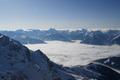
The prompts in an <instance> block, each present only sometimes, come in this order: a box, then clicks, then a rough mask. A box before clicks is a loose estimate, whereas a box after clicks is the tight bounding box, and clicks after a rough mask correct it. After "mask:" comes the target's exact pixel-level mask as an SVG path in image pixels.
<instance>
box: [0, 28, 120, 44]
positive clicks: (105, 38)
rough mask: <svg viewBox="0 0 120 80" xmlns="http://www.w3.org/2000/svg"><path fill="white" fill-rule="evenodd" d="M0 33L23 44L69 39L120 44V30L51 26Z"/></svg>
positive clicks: (88, 42) (90, 42) (70, 40)
mask: <svg viewBox="0 0 120 80" xmlns="http://www.w3.org/2000/svg"><path fill="white" fill-rule="evenodd" d="M0 33H2V34H4V35H7V36H9V37H11V38H13V39H15V40H18V41H20V42H21V43H22V44H28V43H30V44H36V43H45V41H53V40H58V41H69V42H72V41H73V40H81V43H85V44H93V45H112V44H118V45H120V30H107V31H101V30H96V31H89V30H87V29H81V30H75V31H69V30H56V29H54V28H50V29H49V30H37V29H36V30H28V31H24V30H16V31H0Z"/></svg>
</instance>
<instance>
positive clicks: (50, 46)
mask: <svg viewBox="0 0 120 80" xmlns="http://www.w3.org/2000/svg"><path fill="white" fill-rule="evenodd" d="M25 46H27V47H28V48H29V49H31V50H33V51H35V50H38V49H40V50H41V51H42V52H44V53H45V54H46V55H47V56H48V57H49V58H50V59H51V60H52V61H54V62H56V63H59V64H62V65H64V66H75V65H85V64H88V63H90V62H91V61H93V60H96V59H100V58H105V57H109V56H114V55H120V46H118V45H112V46H96V45H87V44H81V43H80V41H74V42H62V41H47V44H27V45H25Z"/></svg>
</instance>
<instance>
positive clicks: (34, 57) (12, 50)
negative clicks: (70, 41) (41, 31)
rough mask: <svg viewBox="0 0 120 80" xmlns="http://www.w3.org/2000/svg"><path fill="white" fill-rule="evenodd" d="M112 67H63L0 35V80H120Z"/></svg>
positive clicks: (97, 64)
mask: <svg viewBox="0 0 120 80" xmlns="http://www.w3.org/2000/svg"><path fill="white" fill-rule="evenodd" d="M118 60H119V59H118ZM114 63H115V62H114ZM116 64H117V63H116ZM118 65H119V64H118ZM113 68H114V67H108V65H105V64H102V63H99V62H92V63H90V64H88V65H85V66H73V67H64V66H62V65H58V64H56V63H54V62H52V61H51V60H49V58H48V57H47V56H46V55H45V54H44V53H42V52H41V51H40V50H37V51H32V50H29V49H28V48H27V47H25V46H23V45H22V44H21V43H19V42H18V41H16V40H13V39H11V38H9V37H7V36H4V35H2V34H0V80H120V74H119V73H118V72H117V71H116V70H117V69H115V70H114V69H113Z"/></svg>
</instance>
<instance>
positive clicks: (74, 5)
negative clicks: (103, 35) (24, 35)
mask: <svg viewBox="0 0 120 80" xmlns="http://www.w3.org/2000/svg"><path fill="white" fill-rule="evenodd" d="M50 27H55V28H62V29H63V28H73V29H74V28H75V29H77V28H81V27H82V28H120V0H0V28H1V29H20V28H22V29H31V28H35V29H41V28H42V29H46V28H50Z"/></svg>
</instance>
